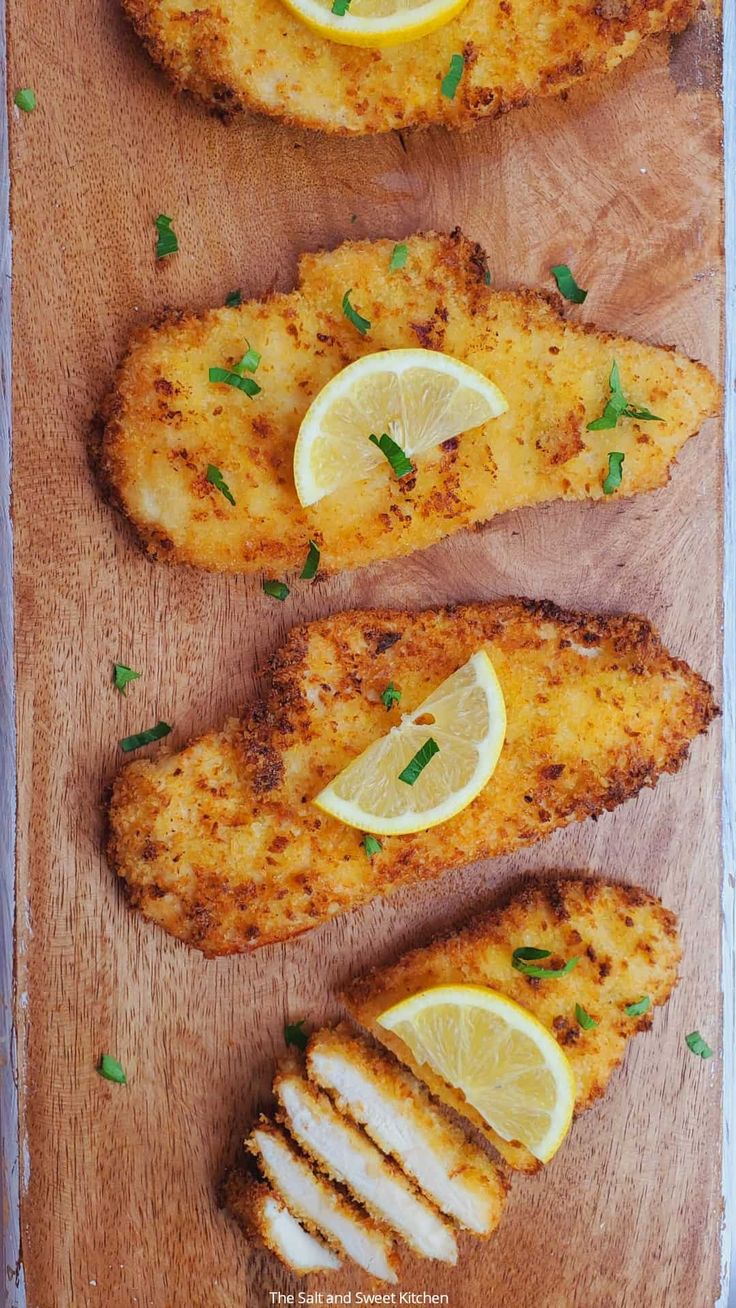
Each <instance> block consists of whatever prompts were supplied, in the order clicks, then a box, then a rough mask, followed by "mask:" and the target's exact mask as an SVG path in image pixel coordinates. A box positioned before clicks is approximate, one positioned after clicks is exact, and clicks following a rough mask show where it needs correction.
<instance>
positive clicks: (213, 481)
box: [207, 463, 235, 504]
mask: <svg viewBox="0 0 736 1308" xmlns="http://www.w3.org/2000/svg"><path fill="white" fill-rule="evenodd" d="M207 480H208V482H209V483H210V486H214V488H215V490H218V491H219V492H220V494H221V495H224V496H225V499H226V500H228V501H229V502H230V504H235V496H234V495H233V493H232V491H231V490H230V487H229V486H228V484H227V482H226V481H225V478H224V477H223V475H222V473H221V472H220V469H219V468H216V467H215V465H214V463H208V464H207Z"/></svg>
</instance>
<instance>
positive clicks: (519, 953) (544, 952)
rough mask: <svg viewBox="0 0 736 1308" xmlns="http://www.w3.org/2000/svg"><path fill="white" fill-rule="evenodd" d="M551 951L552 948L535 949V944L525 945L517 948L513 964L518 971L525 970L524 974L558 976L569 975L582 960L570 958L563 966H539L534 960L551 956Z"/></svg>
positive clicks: (512, 957)
mask: <svg viewBox="0 0 736 1308" xmlns="http://www.w3.org/2000/svg"><path fill="white" fill-rule="evenodd" d="M551 953H552V951H551V950H550V949H535V948H534V946H533V945H523V946H522V947H521V948H520V949H515V950H514V952H513V954H512V955H511V966H512V967H513V968H515V969H516V971H517V972H523V974H524V976H538V977H556V976H567V974H568V972H572V969H573V968H574V967H577V965H578V963H579V962H580V959H579V958H570V959H568V961H567V962H566V963H565V964H564V965H563V966H562V967H538V966H537V964H536V963H534V962H533V961H532V960H534V959H536V958H550V957H551Z"/></svg>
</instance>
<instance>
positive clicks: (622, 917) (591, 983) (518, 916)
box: [344, 878, 682, 1171]
mask: <svg viewBox="0 0 736 1308" xmlns="http://www.w3.org/2000/svg"><path fill="white" fill-rule="evenodd" d="M523 945H534V946H537V947H540V948H544V949H549V950H550V953H551V958H550V959H549V960H547V959H545V960H544V964H545V966H546V965H547V964H548V963H549V965H550V966H553V967H560V966H562V963H564V962H566V961H567V960H568V959H570V958H575V957H578V958H579V959H580V961H579V962H578V964H577V965H576V967H575V968H574V969H573V970H572V972H570V973H568V975H567V976H562V977H555V978H553V979H540V978H536V977H528V976H524V975H522V974H521V973H520V972H516V971H515V970H514V969H513V968H512V965H511V956H512V954H513V951H514V950H515V949H517V948H519V947H520V946H523ZM681 952H682V950H681V944H680V937H679V934H678V928H677V918H676V916H675V914H674V913H672V912H670V910H669V909H667V908H665V907H664V906H663V905H662V903H661V902H660V900H659V899H657V898H655V896H654V895H650V894H648V893H647V891H645V890H642V889H640V888H639V887H637V886H627V885H617V884H613V883H610V882H604V881H599V880H596V879H593V878H591V879H586V880H579V879H575V878H570V879H560V880H557V881H549V882H535V883H533V884H530V885H527V886H524V887H523V888H522V889H521V890H519V891H517V892H516V893H514V894H513V895H512V896H511V897H510V898H509V899H508V900H507V902H506V903H504V904H502V905H501V906H499V907H497V908H494V909H492V910H491V911H490V912H488V913H485V914H483V915H482V916H481V917H479V918H476V919H475V920H474V921H472V922H469V923H468V924H467V926H463V927H460V928H457V927H455V928H451V929H449V930H448V931H446V932H444V933H443V934H442V935H439V936H438V937H437V938H436V939H435V940H433V941H432V942H431V943H430V944H428V945H425V946H420V947H419V948H418V949H413V950H411V951H410V952H409V953H407V954H404V955H403V957H402V958H400V959H399V960H398V961H397V962H396V963H393V964H389V966H388V967H379V968H376V969H375V970H374V971H372V972H369V973H368V974H367V975H365V976H363V977H359V978H357V979H356V980H355V981H353V982H352V983H351V984H350V985H349V987H348V989H347V991H346V994H345V996H344V998H345V1003H346V1005H347V1008H348V1011H349V1012H350V1014H351V1015H352V1017H353V1018H355V1020H356V1021H358V1022H360V1023H361V1025H362V1026H364V1027H366V1028H367V1029H368V1030H369V1031H370V1032H371V1033H372V1034H373V1035H374V1036H375V1037H376V1038H377V1039H378V1040H380V1041H381V1042H382V1043H383V1044H385V1045H386V1046H387V1047H388V1048H389V1049H390V1050H391V1051H392V1052H393V1053H394V1054H395V1055H396V1056H397V1057H398V1058H400V1059H401V1060H402V1062H404V1063H406V1064H407V1065H408V1066H409V1067H410V1068H411V1070H412V1071H413V1072H414V1073H415V1075H416V1076H418V1077H419V1078H420V1079H422V1080H424V1081H425V1082H426V1083H427V1085H428V1086H429V1088H430V1089H431V1090H432V1092H433V1093H434V1094H435V1095H436V1096H437V1097H438V1098H439V1099H440V1100H441V1101H442V1102H443V1103H445V1104H447V1105H449V1106H450V1107H451V1108H453V1109H455V1110H456V1111H457V1112H459V1113H461V1114H462V1115H463V1116H465V1117H467V1118H469V1119H470V1120H471V1121H472V1122H473V1123H474V1124H475V1125H476V1126H477V1127H478V1128H479V1129H480V1130H481V1131H482V1132H483V1134H484V1135H485V1136H486V1137H487V1139H488V1140H490V1142H491V1143H492V1144H493V1145H494V1147H495V1148H496V1149H498V1151H499V1152H500V1153H501V1154H502V1156H503V1157H504V1158H505V1159H506V1161H507V1162H508V1163H509V1164H510V1165H511V1166H512V1167H514V1168H517V1169H520V1170H522V1171H536V1170H537V1169H538V1168H539V1167H540V1166H541V1164H539V1163H538V1161H537V1160H536V1159H535V1158H534V1157H533V1156H532V1155H531V1154H530V1153H529V1152H528V1151H527V1150H526V1149H524V1148H522V1147H521V1146H519V1145H514V1144H509V1143H507V1142H506V1141H504V1140H502V1139H501V1138H500V1137H499V1136H497V1135H496V1133H495V1132H494V1131H492V1130H491V1129H490V1128H489V1127H488V1126H487V1124H485V1123H484V1121H483V1119H482V1117H481V1116H480V1115H479V1114H478V1113H477V1112H476V1110H475V1109H474V1108H473V1107H472V1106H471V1105H470V1104H468V1103H466V1101H465V1100H464V1098H463V1096H462V1095H461V1093H460V1092H459V1091H457V1090H454V1089H453V1088H452V1087H450V1086H448V1085H447V1084H446V1083H445V1082H444V1081H443V1080H442V1079H441V1078H440V1077H438V1076H437V1075H436V1074H435V1073H434V1072H433V1071H432V1070H431V1069H430V1068H428V1067H427V1066H426V1065H425V1064H421V1065H420V1064H417V1062H416V1061H415V1059H414V1058H413V1056H412V1054H411V1051H410V1050H409V1049H408V1047H407V1045H406V1044H405V1043H404V1041H403V1040H401V1039H400V1038H399V1037H398V1036H396V1035H394V1034H393V1033H392V1032H390V1031H386V1030H384V1029H383V1027H381V1026H379V1024H378V1021H377V1018H378V1017H379V1015H380V1014H381V1013H383V1012H385V1011H386V1010H387V1009H389V1008H391V1007H392V1005H394V1004H397V1003H399V1002H400V1001H401V1000H402V999H405V998H408V996H409V995H413V994H416V993H417V992H418V991H420V990H424V989H428V988H429V987H432V986H438V985H448V984H453V983H464V984H475V985H485V986H488V987H490V988H491V989H493V990H498V991H500V992H501V993H502V994H504V995H507V996H508V997H509V998H510V999H514V1000H516V1002H517V1003H518V1004H521V1005H522V1007H524V1008H527V1009H529V1011H530V1012H531V1013H533V1014H534V1016H535V1017H537V1018H538V1019H539V1021H540V1022H542V1023H543V1024H544V1025H545V1026H546V1027H547V1028H548V1029H549V1030H550V1031H551V1032H552V1033H553V1035H554V1036H555V1038H556V1039H557V1041H558V1043H559V1044H560V1045H561V1046H562V1047H563V1049H564V1050H565V1053H566V1054H567V1056H568V1058H569V1059H570V1063H571V1065H572V1069H573V1074H574V1077H575V1085H576V1101H575V1110H576V1113H581V1112H583V1111H584V1109H586V1108H589V1107H590V1105H591V1104H592V1103H594V1102H595V1100H596V1099H598V1098H599V1097H600V1096H601V1095H602V1094H604V1092H605V1090H606V1087H607V1085H608V1082H609V1080H610V1077H611V1074H612V1072H613V1070H614V1068H615V1067H616V1066H617V1065H618V1064H619V1063H620V1062H621V1060H622V1058H623V1055H624V1051H625V1047H626V1042H627V1040H628V1039H629V1037H630V1036H632V1035H635V1034H636V1033H637V1032H640V1031H648V1030H649V1029H650V1027H651V1025H652V1020H653V1009H654V1008H655V1007H656V1006H657V1005H660V1004H664V1003H665V1002H666V1001H667V999H668V998H669V996H670V994H671V993H672V990H673V988H674V986H675V985H676V983H677V969H678V965H679V962H680V957H681ZM645 995H648V996H649V998H650V999H651V1008H650V1009H649V1011H648V1012H646V1013H644V1014H642V1015H641V1016H639V1017H630V1016H628V1015H627V1014H626V1012H625V1009H626V1007H627V1006H629V1005H631V1004H635V1003H637V1002H638V1001H639V1000H640V999H642V998H643V997H644V996H645ZM576 1004H581V1005H582V1006H583V1008H584V1009H585V1010H586V1012H587V1013H588V1014H589V1015H590V1016H591V1017H592V1018H593V1019H594V1020H595V1021H596V1022H597V1023H598V1025H597V1026H595V1027H592V1028H591V1029H590V1030H587V1031H585V1030H583V1029H582V1027H581V1026H580V1025H579V1023H578V1022H577V1020H576V1017H575V1005H576Z"/></svg>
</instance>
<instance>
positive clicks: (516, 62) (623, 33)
mask: <svg viewBox="0 0 736 1308" xmlns="http://www.w3.org/2000/svg"><path fill="white" fill-rule="evenodd" d="M123 5H124V8H125V10H126V11H127V13H128V14H129V16H130V17H131V18H132V20H133V23H134V24H135V26H136V28H137V30H138V32H139V33H140V35H141V36H142V38H143V40H144V41H145V43H146V45H147V47H148V49H149V51H150V53H151V55H152V57H153V58H154V59H155V61H156V62H157V63H158V64H160V65H161V66H162V67H163V68H164V69H165V70H166V72H167V73H168V74H169V76H170V77H171V78H172V80H173V82H174V84H175V86H176V87H177V88H179V89H184V90H188V91H192V92H194V93H195V94H196V95H197V96H199V97H200V98H201V99H202V100H204V101H205V103H206V104H208V105H210V106H211V107H212V108H213V109H215V110H216V111H217V112H219V113H221V114H225V115H230V114H232V113H233V112H235V111H236V110H239V109H254V110H257V111H259V112H262V113H267V114H271V115H273V116H275V117H278V118H283V119H285V120H286V121H288V122H289V123H293V124H295V125H296V126H300V127H307V128H314V129H316V130H320V131H324V132H335V133H340V134H342V135H361V136H362V135H367V134H368V133H373V132H386V131H389V130H390V129H391V128H401V127H409V126H424V125H428V124H431V123H444V124H446V125H447V126H450V127H470V126H472V124H473V123H475V122H476V121H478V120H480V119H483V118H493V117H496V116H497V115H498V114H501V113H505V112H506V111H507V110H509V109H512V108H514V107H516V106H519V105H525V104H527V103H528V102H529V101H530V100H532V99H534V98H536V97H539V96H549V95H560V94H562V93H563V92H565V91H568V90H569V89H570V88H571V87H572V86H574V85H575V84H576V83H578V82H580V81H583V80H587V79H596V80H598V79H600V78H602V77H604V76H605V74H606V73H608V72H610V71H611V70H612V69H613V68H615V67H616V65H617V64H619V63H620V62H621V60H622V59H626V58H628V57H629V56H630V55H632V54H633V53H634V51H635V50H636V49H637V48H638V46H639V45H640V43H641V41H642V40H644V39H645V38H646V37H648V36H649V35H651V34H652V33H656V32H679V31H681V30H682V29H683V28H684V27H685V26H686V25H687V24H688V22H689V21H690V19H691V18H692V16H693V14H694V13H695V10H696V8H697V5H696V4H695V2H694V0H607V2H606V3H600V2H599V0H580V3H578V4H574V3H573V2H572V0H555V2H553V0H513V4H511V3H509V2H508V0H470V3H469V4H468V5H467V7H466V8H465V9H463V10H462V12H461V13H460V14H459V15H458V17H456V18H455V19H453V20H452V21H451V22H449V23H447V24H446V25H445V26H444V27H441V28H440V29H439V30H438V31H436V32H433V33H431V34H429V35H427V36H424V37H422V38H421V39H419V40H416V41H411V42H409V43H407V44H405V45H393V46H389V47H387V48H385V49H381V50H376V49H359V48H356V47H354V46H347V45H342V44H337V43H336V42H334V41H332V40H329V39H327V38H325V37H323V36H319V35H317V34H316V33H314V32H312V31H311V30H310V29H309V28H308V27H306V26H305V25H304V24H303V23H302V22H301V20H300V19H299V18H297V17H295V16H294V15H293V14H292V13H291V12H290V11H289V10H288V9H287V8H286V7H285V6H284V5H283V4H281V3H280V0H259V3H258V4H256V3H255V0H207V3H206V4H194V3H192V0H186V2H184V0H123ZM458 54H460V55H462V56H463V60H464V68H463V75H462V78H461V80H460V83H459V85H458V87H457V90H456V92H455V94H454V95H453V96H452V97H450V96H449V95H445V94H443V90H442V81H443V78H444V76H445V74H446V73H447V72H448V69H449V67H450V61H451V59H452V57H453V56H457V55H458Z"/></svg>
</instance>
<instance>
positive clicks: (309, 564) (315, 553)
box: [299, 540, 319, 581]
mask: <svg viewBox="0 0 736 1308" xmlns="http://www.w3.org/2000/svg"><path fill="white" fill-rule="evenodd" d="M318 567H319V546H318V545H316V544H315V542H314V541H313V540H310V542H309V550H308V551H307V561H306V563H305V564H304V567H303V568H302V570H301V572H300V573H299V576H300V577H301V579H302V581H311V580H312V577H316V575H317V569H318Z"/></svg>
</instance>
